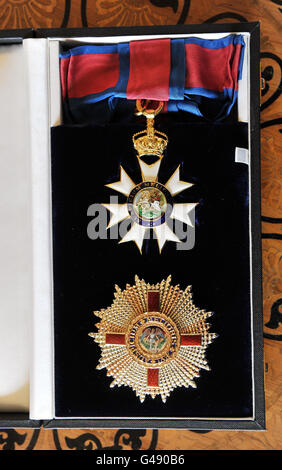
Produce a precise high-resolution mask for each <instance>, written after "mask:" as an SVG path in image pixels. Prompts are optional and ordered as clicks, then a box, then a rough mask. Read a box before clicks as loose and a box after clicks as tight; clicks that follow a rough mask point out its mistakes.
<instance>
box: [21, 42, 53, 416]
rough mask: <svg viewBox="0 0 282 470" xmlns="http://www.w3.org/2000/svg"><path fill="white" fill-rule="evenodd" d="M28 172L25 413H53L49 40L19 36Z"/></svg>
mask: <svg viewBox="0 0 282 470" xmlns="http://www.w3.org/2000/svg"><path fill="white" fill-rule="evenodd" d="M24 50H25V55H26V65H27V71H28V97H29V117H30V156H31V174H32V236H33V324H32V327H33V328H32V363H31V378H30V418H31V419H49V418H52V417H53V414H54V413H53V308H52V304H53V300H52V299H53V291H52V278H53V276H52V248H51V245H52V231H51V178H50V174H51V171H50V166H51V165H50V126H49V84H48V56H49V51H48V42H47V41H46V39H26V40H24Z"/></svg>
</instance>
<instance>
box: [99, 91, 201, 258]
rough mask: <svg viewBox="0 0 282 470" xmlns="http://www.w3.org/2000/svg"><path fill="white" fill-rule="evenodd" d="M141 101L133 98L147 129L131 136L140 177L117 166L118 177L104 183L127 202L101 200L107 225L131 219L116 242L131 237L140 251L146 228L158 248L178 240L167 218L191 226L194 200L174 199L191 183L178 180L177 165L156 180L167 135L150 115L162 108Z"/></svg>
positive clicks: (125, 240)
mask: <svg viewBox="0 0 282 470" xmlns="http://www.w3.org/2000/svg"><path fill="white" fill-rule="evenodd" d="M144 101H145V106H143V105H142V102H141V100H137V102H136V103H137V114H138V115H144V116H145V117H146V118H147V129H145V130H144V131H141V132H138V133H136V134H134V135H133V138H132V140H133V144H134V147H135V149H136V150H137V152H138V155H137V158H138V163H139V166H140V170H141V174H142V181H141V182H139V183H137V184H136V183H135V182H133V181H132V179H131V178H130V177H129V175H128V174H127V173H126V171H125V170H124V169H123V167H122V166H121V167H120V180H119V181H117V182H115V183H110V184H107V185H106V186H107V187H109V188H111V189H114V190H115V191H117V192H119V193H121V194H123V195H125V196H127V202H126V203H125V204H103V206H104V207H106V209H108V210H109V211H110V213H111V219H110V222H109V224H108V227H107V228H108V229H109V228H110V227H112V226H113V225H116V224H118V223H120V222H121V221H123V220H126V219H131V222H132V224H131V227H130V229H129V230H128V232H127V233H126V235H125V236H124V237H123V238H122V239H121V240H120V242H119V243H125V242H129V241H134V242H135V243H136V245H137V247H138V248H139V250H140V252H141V253H142V246H143V241H144V238H145V235H146V232H147V231H148V230H150V229H153V230H154V233H155V237H156V239H157V242H158V246H159V251H160V252H161V251H162V248H163V246H164V244H165V242H166V241H172V242H176V243H181V240H180V239H179V238H178V236H177V234H176V233H174V232H173V230H171V228H170V227H169V225H168V224H167V220H168V219H169V218H172V219H177V220H179V221H181V222H182V223H185V224H187V225H190V226H192V227H193V223H192V220H191V218H190V215H189V214H190V213H191V211H192V210H193V209H194V208H195V206H196V205H197V203H182V204H177V203H174V197H175V196H176V195H177V194H179V193H180V192H182V191H184V190H185V189H188V188H190V187H191V186H193V184H192V183H188V182H186V181H181V180H180V165H179V166H178V168H177V169H176V170H175V172H174V173H173V174H172V175H171V177H170V178H169V180H168V181H167V182H166V183H165V184H162V183H160V182H159V181H158V173H159V169H160V165H161V161H162V159H163V152H164V150H165V148H166V146H167V143H168V138H167V136H166V134H164V133H163V132H159V131H156V130H155V129H154V117H155V116H156V115H157V114H158V113H159V112H160V111H161V110H162V107H163V103H160V104H159V106H158V108H157V109H147V104H148V101H147V100H144ZM148 156H149V157H150V158H152V157H153V158H154V159H155V161H154V162H153V163H148V162H146V161H145V160H144V158H146V157H148Z"/></svg>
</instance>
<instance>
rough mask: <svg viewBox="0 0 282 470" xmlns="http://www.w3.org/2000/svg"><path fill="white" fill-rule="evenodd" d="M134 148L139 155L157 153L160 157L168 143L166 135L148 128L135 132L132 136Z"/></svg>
mask: <svg viewBox="0 0 282 470" xmlns="http://www.w3.org/2000/svg"><path fill="white" fill-rule="evenodd" d="M132 140H133V145H134V148H135V149H136V150H137V152H138V155H139V157H142V156H144V155H157V156H158V157H161V156H162V154H163V152H164V150H165V148H166V146H167V143H168V138H167V135H166V134H164V133H163V132H159V131H156V130H155V129H154V130H153V132H148V129H146V130H144V131H141V132H137V133H136V134H134V135H133V137H132Z"/></svg>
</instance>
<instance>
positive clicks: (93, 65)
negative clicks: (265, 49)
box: [60, 34, 245, 123]
mask: <svg viewBox="0 0 282 470" xmlns="http://www.w3.org/2000/svg"><path fill="white" fill-rule="evenodd" d="M244 46H245V44H244V39H243V36H242V35H240V34H237V35H236V34H231V35H229V36H226V37H224V38H220V39H213V40H207V39H202V38H196V37H190V38H185V39H154V40H144V41H132V42H129V43H120V44H107V45H86V46H79V47H74V48H73V49H70V50H68V51H67V52H64V53H62V54H61V55H60V59H61V60H60V64H61V86H62V95H63V102H64V106H65V110H66V111H67V115H68V116H70V119H71V120H72V121H73V122H78V123H83V121H84V120H86V121H89V119H90V120H91V115H92V116H95V106H96V107H97V104H98V103H101V102H104V103H106V104H107V106H108V107H109V108H113V107H114V106H115V103H117V100H121V99H123V100H136V99H150V100H156V101H164V102H165V108H164V109H165V111H178V110H183V111H187V112H190V113H193V114H196V115H198V116H203V113H202V111H201V101H202V100H203V98H204V99H212V100H218V101H219V102H220V103H221V109H220V113H219V114H218V116H217V119H222V118H224V117H226V116H228V114H229V113H230V111H231V109H232V107H233V105H234V103H235V101H236V99H237V93H238V81H239V80H240V79H241V75H242V64H243V55H244ZM203 117H204V116H203Z"/></svg>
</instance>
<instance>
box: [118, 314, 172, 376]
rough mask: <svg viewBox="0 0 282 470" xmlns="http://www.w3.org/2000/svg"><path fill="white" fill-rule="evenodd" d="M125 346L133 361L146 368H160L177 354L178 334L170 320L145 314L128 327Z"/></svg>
mask: <svg viewBox="0 0 282 470" xmlns="http://www.w3.org/2000/svg"><path fill="white" fill-rule="evenodd" d="M126 344H127V348H128V351H129V353H130V354H131V355H132V356H133V357H134V359H135V360H137V361H138V362H140V363H141V364H143V365H144V366H147V367H160V366H161V365H162V364H164V363H167V362H170V361H171V359H173V357H174V356H175V354H176V353H177V351H178V349H179V346H180V339H179V332H178V329H177V327H176V325H175V324H174V322H173V321H172V320H171V318H168V317H167V316H166V315H163V314H161V313H160V312H154V313H152V314H151V313H150V314H149V313H148V312H147V313H146V314H145V315H141V316H139V317H137V318H136V319H135V321H134V322H133V323H132V324H131V325H130V327H129V332H128V335H127V339H126Z"/></svg>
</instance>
